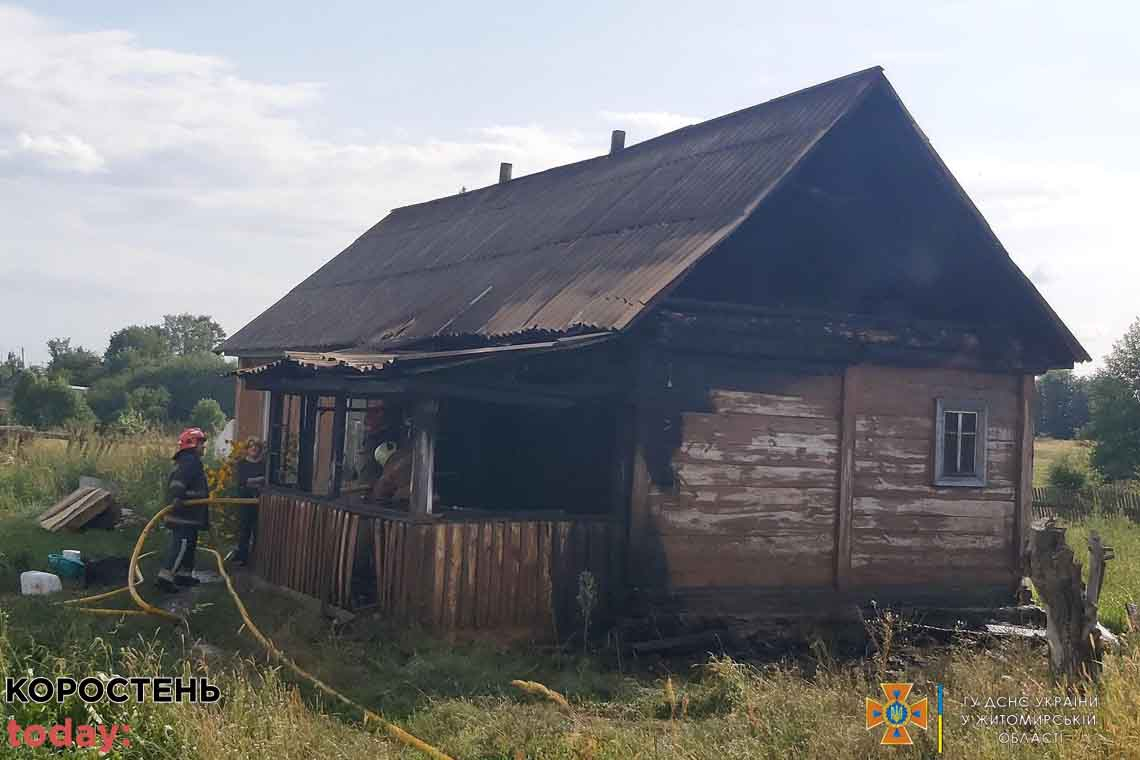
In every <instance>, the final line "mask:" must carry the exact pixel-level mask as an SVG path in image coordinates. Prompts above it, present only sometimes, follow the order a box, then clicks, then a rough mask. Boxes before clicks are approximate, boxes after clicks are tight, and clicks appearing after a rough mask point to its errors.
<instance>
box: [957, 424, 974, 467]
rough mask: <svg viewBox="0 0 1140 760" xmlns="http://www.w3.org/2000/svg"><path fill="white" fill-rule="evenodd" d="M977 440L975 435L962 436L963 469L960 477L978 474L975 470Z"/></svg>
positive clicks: (964, 434)
mask: <svg viewBox="0 0 1140 760" xmlns="http://www.w3.org/2000/svg"><path fill="white" fill-rule="evenodd" d="M971 416H972V415H971ZM964 421H965V420H963V422H964ZM975 438H976V436H975V435H974V434H973V433H970V434H966V433H963V434H962V467H961V469H960V470H959V472H958V474H959V475H973V474H975V472H976V470H975V468H974V449H975V446H974V444H975Z"/></svg>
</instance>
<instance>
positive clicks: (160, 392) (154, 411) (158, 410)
mask: <svg viewBox="0 0 1140 760" xmlns="http://www.w3.org/2000/svg"><path fill="white" fill-rule="evenodd" d="M127 411H128V412H136V413H137V414H138V415H139V416H141V417H142V418H143V419H144V420H146V421H147V422H149V423H152V424H161V423H163V422H165V421H166V417H167V413H168V412H169V411H170V391H168V390H166V389H165V388H155V387H154V386H150V385H140V386H139V387H138V388H135V389H134V390H133V391H131V392H130V393H128V394H127ZM121 416H122V415H120V417H121Z"/></svg>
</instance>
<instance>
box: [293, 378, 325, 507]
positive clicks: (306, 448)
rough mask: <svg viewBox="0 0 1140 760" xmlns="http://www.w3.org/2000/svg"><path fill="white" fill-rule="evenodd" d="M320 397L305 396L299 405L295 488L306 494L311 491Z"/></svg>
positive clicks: (314, 395)
mask: <svg viewBox="0 0 1140 760" xmlns="http://www.w3.org/2000/svg"><path fill="white" fill-rule="evenodd" d="M319 403H320V397H319V396H317V395H316V394H306V395H305V396H304V400H303V402H302V404H301V435H300V446H299V450H298V452H297V487H298V488H300V489H301V490H302V491H305V492H306V493H311V492H312V490H313V443H314V441H315V440H316V432H317V405H318V404H319Z"/></svg>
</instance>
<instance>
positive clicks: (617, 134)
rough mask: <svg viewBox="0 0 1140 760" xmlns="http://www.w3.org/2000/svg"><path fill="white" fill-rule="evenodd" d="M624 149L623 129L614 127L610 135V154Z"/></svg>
mask: <svg viewBox="0 0 1140 760" xmlns="http://www.w3.org/2000/svg"><path fill="white" fill-rule="evenodd" d="M624 149H625V130H624V129H615V130H614V131H613V133H612V134H611V135H610V155H611V156H613V155H616V154H618V153H620V152H621V151H622V150H624Z"/></svg>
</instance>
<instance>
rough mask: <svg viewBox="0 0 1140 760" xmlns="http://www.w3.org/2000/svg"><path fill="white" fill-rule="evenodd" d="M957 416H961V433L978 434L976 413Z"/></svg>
mask: <svg viewBox="0 0 1140 760" xmlns="http://www.w3.org/2000/svg"><path fill="white" fill-rule="evenodd" d="M958 414H960V415H962V432H963V433H976V432H978V415H977V413H976V412H958Z"/></svg>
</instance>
